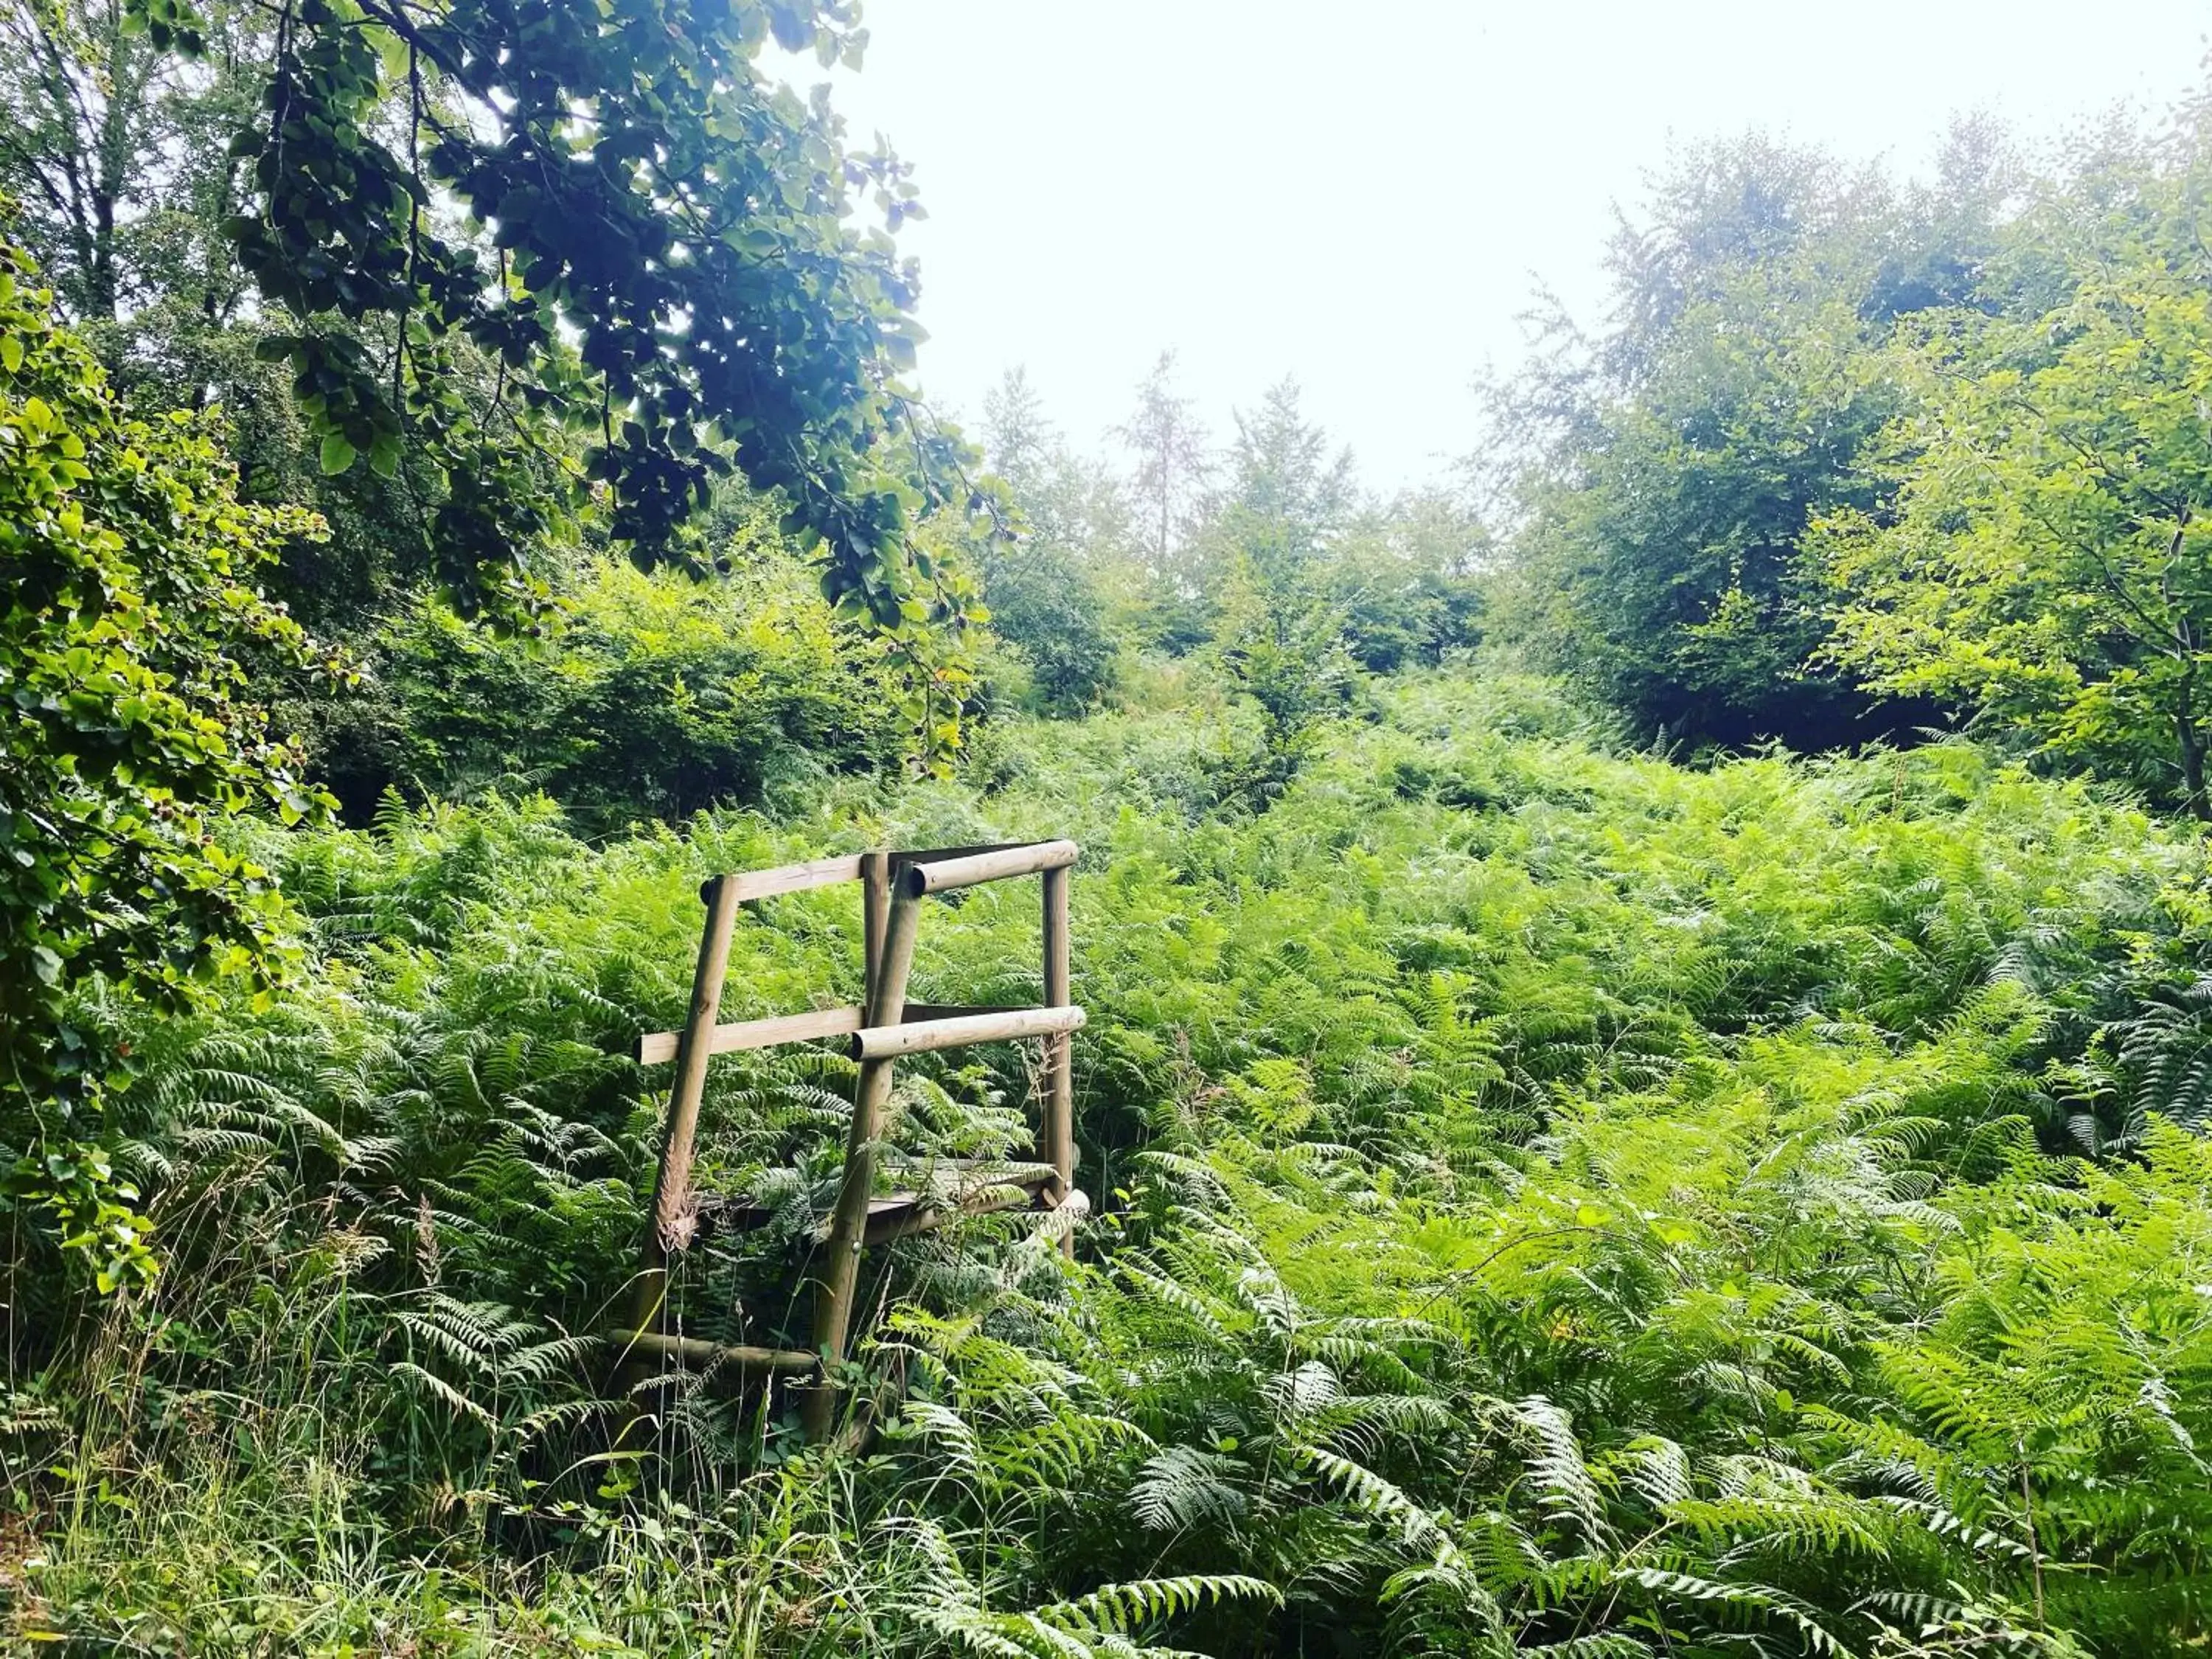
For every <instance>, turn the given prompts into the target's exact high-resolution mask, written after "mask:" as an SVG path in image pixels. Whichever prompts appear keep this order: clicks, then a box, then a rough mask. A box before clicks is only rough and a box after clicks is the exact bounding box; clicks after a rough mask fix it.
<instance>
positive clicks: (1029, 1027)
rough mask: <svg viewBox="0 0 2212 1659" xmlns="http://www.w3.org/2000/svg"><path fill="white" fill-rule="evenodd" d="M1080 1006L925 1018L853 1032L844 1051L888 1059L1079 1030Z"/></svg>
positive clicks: (860, 1057)
mask: <svg viewBox="0 0 2212 1659" xmlns="http://www.w3.org/2000/svg"><path fill="white" fill-rule="evenodd" d="M1082 1025H1083V1010H1082V1009H1080V1008H1001V1009H997V1010H994V1012H990V1013H987V1014H969V1015H965V1016H963V1017H961V1018H952V1019H924V1020H916V1021H915V1022H913V1023H911V1024H899V1025H878V1026H876V1027H874V1028H873V1029H872V1030H866V1031H855V1032H854V1033H853V1036H852V1038H851V1041H850V1042H848V1044H847V1047H846V1052H847V1053H848V1054H851V1055H852V1056H853V1058H854V1059H855V1060H889V1059H890V1058H891V1057H892V1056H893V1055H896V1054H928V1053H930V1052H931V1051H932V1050H933V1049H938V1048H964V1047H966V1046H967V1045H968V1044H969V1043H971V1042H1012V1041H1013V1040H1014V1039H1016V1038H1018V1037H1033V1036H1057V1035H1058V1034H1059V1033H1060V1032H1062V1031H1073V1030H1080V1029H1081V1028H1082Z"/></svg>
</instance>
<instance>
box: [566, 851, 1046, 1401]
mask: <svg viewBox="0 0 2212 1659" xmlns="http://www.w3.org/2000/svg"><path fill="white" fill-rule="evenodd" d="M1078 854H1079V848H1077V847H1076V844H1075V843H1074V842H1072V841H1049V842H1022V843H1018V844H1014V845H993V846H983V847H960V848H938V849H935V850H933V851H931V852H925V853H890V852H874V853H860V854H850V855H848V856H845V857H841V858H830V859H817V860H811V861H809V862H806V863H802V864H791V865H785V866H781V867H780V868H777V869H774V870H757V871H750V872H744V873H740V874H732V875H722V876H716V877H714V878H711V879H709V880H708V881H707V882H706V883H705V884H702V887H701V889H700V898H701V900H702V902H703V903H704V904H705V906H706V909H707V920H706V926H705V928H704V930H703V933H702V938H701V940H700V946H699V962H698V967H697V970H696V973H695V975H694V977H693V982H692V994H691V1006H690V1010H689V1012H688V1014H687V1016H686V1018H685V1020H684V1029H683V1030H681V1031H680V1032H679V1031H655V1032H652V1033H650V1034H648V1035H647V1036H642V1037H641V1038H639V1039H638V1042H637V1044H636V1048H635V1054H636V1057H637V1059H638V1060H639V1061H640V1062H641V1064H645V1065H656V1064H660V1063H663V1062H665V1061H667V1060H674V1061H675V1062H676V1075H675V1077H674V1079H673V1080H672V1084H671V1089H670V1091H669V1114H668V1122H667V1126H666V1129H665V1134H664V1137H663V1143H662V1152H661V1160H660V1168H659V1173H658V1175H657V1176H656V1179H655V1182H654V1188H653V1220H652V1224H651V1226H650V1228H649V1230H648V1231H647V1238H646V1240H645V1243H644V1247H643V1252H642V1254H643V1258H644V1260H643V1262H642V1264H641V1272H640V1274H639V1278H638V1285H637V1292H636V1297H635V1312H634V1315H633V1317H632V1318H631V1320H630V1328H629V1329H626V1330H618V1331H613V1332H611V1333H609V1334H608V1336H607V1340H608V1341H609V1342H610V1343H611V1344H613V1345H614V1346H617V1348H618V1349H619V1350H620V1351H621V1352H623V1354H624V1356H625V1358H626V1361H627V1368H628V1370H629V1373H630V1374H631V1375H632V1376H636V1375H637V1374H638V1372H639V1366H640V1363H641V1358H645V1357H651V1358H659V1359H662V1360H665V1361H676V1362H679V1363H682V1364H689V1365H698V1366H720V1367H726V1368H729V1369H732V1370H736V1371H738V1372H741V1373H747V1374H755V1375H764V1376H781V1377H786V1378H793V1379H803V1378H806V1377H812V1378H814V1379H816V1381H815V1384H814V1386H813V1387H811V1388H810V1389H806V1390H805V1393H804V1394H803V1395H802V1396H801V1398H802V1405H803V1408H804V1416H805V1423H806V1427H807V1431H808V1433H809V1435H810V1436H811V1437H814V1438H816V1439H820V1438H823V1437H825V1436H826V1435H827V1434H828V1432H829V1428H830V1426H831V1425H832V1423H833V1421H834V1419H835V1417H836V1408H837V1400H838V1390H837V1388H836V1384H835V1383H834V1382H833V1381H832V1380H831V1379H832V1377H833V1376H834V1373H835V1371H836V1368H837V1367H838V1366H840V1365H841V1364H842V1363H843V1361H844V1359H845V1357H846V1353H847V1349H848V1340H849V1337H850V1332H851V1326H852V1320H853V1313H854V1295H855V1292H856V1290H857V1288H858V1285H859V1278H860V1253H861V1251H862V1250H863V1249H865V1248H866V1247H867V1246H869V1245H872V1244H878V1243H884V1242H887V1241H888V1240H890V1239H893V1238H897V1237H904V1236H906V1235H907V1234H908V1233H912V1232H916V1231H923V1230H925V1229H927V1228H929V1227H933V1226H935V1225H938V1223H939V1220H940V1219H941V1218H942V1214H949V1213H953V1212H975V1211H979V1210H984V1209H996V1208H1003V1207H1006V1206H1012V1205H1018V1204H1023V1203H1028V1202H1034V1201H1036V1200H1042V1202H1043V1203H1044V1205H1045V1206H1046V1207H1048V1208H1055V1209H1062V1210H1065V1211H1066V1212H1067V1214H1068V1215H1069V1216H1071V1217H1080V1216H1081V1215H1084V1214H1087V1213H1088V1212H1089V1204H1088V1201H1087V1200H1085V1198H1084V1195H1083V1194H1081V1193H1080V1192H1078V1191H1077V1190H1076V1189H1075V1188H1074V1186H1073V1181H1074V1171H1075V1152H1074V1139H1073V1095H1072V1090H1071V1083H1070V1073H1069V1067H1068V1053H1069V1042H1070V1037H1071V1034H1072V1033H1073V1032H1074V1031H1075V1030H1079V1029H1080V1027H1081V1026H1082V1024H1083V1023H1084V1013H1083V1010H1082V1009H1080V1008H1079V1007H1076V1006H1073V1003H1072V1001H1071V1000H1070V996H1069V988H1070V987H1069V983H1068V875H1069V870H1070V867H1071V866H1073V864H1074V862H1075V860H1076V858H1077V856H1078ZM1028 875H1041V876H1042V878H1043V884H1044V905H1043V945H1044V952H1043V954H1044V962H1043V980H1044V992H1045V998H1044V1003H1045V1006H1042V1007H1038V1008H975V1007H961V1006H944V1005H932V1004H914V1005H909V1004H908V1002H907V1000H906V988H907V981H908V975H909V974H910V971H911V969H912V967H913V960H914V945H915V933H916V932H917V930H918V928H919V925H920V915H921V900H922V899H923V898H924V897H925V896H927V895H928V894H931V893H939V892H946V891H951V890H954V889H957V888H963V887H969V886H973V885H975V884H978V883H981V882H988V881H1000V880H1005V879H1006V878H1010V877H1017V876H1028ZM845 881H858V882H860V884H861V885H862V897H861V903H862V908H861V918H862V924H861V934H862V951H863V961H862V978H863V984H864V987H865V989H864V992H863V1000H862V1001H861V1002H860V1004H859V1005H858V1006H847V1007H840V1008H817V1009H813V1010H810V1011H808V1012H804V1013H798V1014H782V1015H777V1016H775V1017H773V1018H767V1019H752V1020H741V1021H738V1022H735V1023H733V1024H723V1023H720V1022H718V1021H717V1019H716V1014H717V1012H718V1011H719V1009H720V1004H721V1000H722V986H723V981H724V978H725V976H726V973H727V970H728V963H729V952H730V939H731V933H732V927H733V926H734V923H735V920H736V915H737V908H738V905H739V904H742V903H744V902H749V901H750V900H754V899H763V898H770V897H774V896H777V895H780V894H784V893H797V892H804V891H806V890H810V889H813V888H817V887H825V886H829V885H831V884H835V883H838V882H845ZM1031 1036H1042V1037H1043V1038H1044V1039H1045V1073H1044V1080H1043V1086H1042V1096H1043V1099H1042V1110H1041V1113H1040V1118H1041V1121H1040V1125H1039V1133H1038V1136H1037V1153H1038V1155H1039V1158H1040V1160H1041V1161H1040V1162H1039V1163H1038V1164H1032V1165H1024V1166H1018V1171H1016V1172H1012V1173H1010V1176H1009V1178H1008V1179H1007V1180H1006V1181H1003V1182H987V1183H986V1184H985V1185H983V1186H982V1187H981V1188H977V1189H975V1190H974V1191H972V1192H971V1191H968V1190H965V1189H963V1190H960V1191H957V1192H956V1193H953V1194H950V1195H949V1196H938V1195H935V1194H933V1192H931V1191H928V1190H921V1191H915V1192H900V1193H893V1194H888V1195H885V1196H884V1197H881V1198H878V1196H877V1195H876V1194H875V1172H876V1166H877V1161H878V1158H877V1154H878V1146H879V1145H880V1143H881V1141H882V1139H883V1137H884V1127H885V1119H886V1116H887V1114H888V1111H889V1108H890V1098H891V1088H892V1082H893V1067H894V1065H895V1063H896V1060H897V1057H898V1056H900V1055H902V1054H927V1053H929V1052H932V1051H933V1050H937V1049H941V1048H958V1047H962V1046H964V1045H966V1044H969V1043H974V1042H1004V1041H1009V1040H1012V1039H1017V1038H1022V1037H1031ZM836 1037H845V1038H847V1039H848V1042H847V1048H848V1053H850V1054H852V1056H853V1057H854V1059H855V1060H858V1061H859V1062H860V1077H859V1079H858V1082H857V1084H856V1086H855V1088H854V1109H853V1118H852V1122H851V1124H850V1126H849V1129H848V1135H847V1139H846V1152H845V1172H844V1180H843V1182H842V1185H841V1187H840V1188H839V1191H838V1196H837V1203H836V1207H835V1209H834V1211H833V1212H832V1213H831V1216H830V1218H829V1228H828V1237H827V1238H826V1239H825V1240H824V1243H823V1254H822V1257H821V1260H820V1262H819V1264H818V1267H817V1272H816V1273H815V1275H814V1310H813V1311H814V1320H813V1323H814V1340H815V1348H814V1351H813V1352H799V1350H796V1349H781V1348H759V1347H751V1346H745V1345H742V1344H736V1345H732V1344H720V1343H714V1342H709V1341H705V1340H700V1339H697V1338H690V1337H682V1336H676V1335H671V1334H666V1333H665V1332H663V1331H662V1330H660V1329H659V1324H660V1321H661V1317H662V1314H663V1311H664V1304H665V1301H666V1299H667V1293H668V1288H667V1287H668V1272H667V1270H668V1263H669V1261H670V1258H671V1255H673V1254H674V1253H676V1252H677V1251H679V1250H681V1249H684V1247H685V1245H686V1244H687V1243H689V1241H690V1232H691V1229H692V1226H693V1225H694V1223H695V1222H696V1219H697V1218H696V1216H695V1214H694V1211H695V1208H696V1206H695V1203H694V1200H693V1198H692V1195H691V1164H692V1159H693V1152H694V1146H695V1144H696V1137H697V1133H698V1121H699V1109H700V1103H701V1100H702V1097H703V1095H704V1092H705V1087H706V1073H707V1062H708V1060H709V1059H710V1058H711V1057H712V1056H713V1055H714V1054H732V1053H737V1052H740V1051H743V1050H745V1049H751V1048H769V1047H773V1046H775V1045H777V1044H780V1043H787V1042H812V1041H819V1040H822V1039H824V1038H836ZM1021 1171H1025V1173H1024V1172H1021ZM1030 1194H1035V1195H1036V1199H1034V1200H1033V1199H1032V1198H1031V1197H1030ZM710 1211H711V1213H713V1214H714V1215H720V1216H728V1215H730V1214H732V1207H731V1206H728V1205H726V1204H725V1203H721V1202H719V1201H718V1202H715V1203H714V1204H713V1205H711V1206H710ZM743 1212H744V1206H738V1208H737V1210H736V1213H739V1214H742V1213H743ZM941 1212H942V1213H941ZM721 1225H726V1224H721ZM738 1225H744V1223H742V1222H740V1223H738ZM756 1225H757V1224H756ZM1062 1248H1063V1249H1068V1250H1070V1251H1071V1252H1072V1250H1073V1233H1072V1231H1070V1232H1068V1234H1067V1235H1066V1237H1063V1239H1062Z"/></svg>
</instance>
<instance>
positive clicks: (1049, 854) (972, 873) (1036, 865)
mask: <svg viewBox="0 0 2212 1659" xmlns="http://www.w3.org/2000/svg"><path fill="white" fill-rule="evenodd" d="M1082 850H1083V849H1082V848H1079V847H1078V846H1077V845H1076V844H1075V843H1074V842H1072V841H1039V842H1030V844H1029V845H1028V846H1026V847H1008V848H1001V849H1000V851H998V852H995V853H977V854H973V855H972V856H970V857H968V858H962V859H938V860H930V861H929V862H927V863H917V864H909V865H907V866H905V867H904V868H903V869H902V871H901V872H899V880H900V882H901V883H902V884H904V887H905V890H906V892H907V894H908V896H910V897H914V898H920V897H921V896H922V895H923V894H924V893H942V892H944V891H945V890H947V889H949V888H954V887H973V886H975V884H977V883H978V882H985V881H1004V880H1006V878H1008V877H1009V876H1033V875H1035V874H1036V873H1037V872H1038V871H1040V870H1064V869H1066V867H1067V866H1069V865H1071V864H1073V863H1074V862H1075V860H1076V855H1077V854H1079V853H1080V852H1081V851H1082Z"/></svg>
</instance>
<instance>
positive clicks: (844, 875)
mask: <svg viewBox="0 0 2212 1659" xmlns="http://www.w3.org/2000/svg"><path fill="white" fill-rule="evenodd" d="M863 856H865V855H864V854H860V853H848V854H846V855H845V856H844V857H843V858H836V859H810V860H808V861H807V862H805V864H783V865H778V866H776V867H775V869H773V870H746V871H744V872H740V873H739V874H737V875H733V876H732V877H730V878H729V879H730V880H732V881H733V882H735V883H736V884H738V902H740V903H742V902H744V901H745V900H747V899H764V898H774V897H775V896H776V895H777V894H778V893H804V892H805V891H806V890H808V889H810V888H814V887H831V886H835V885H836V884H837V883H839V882H841V881H858V880H860V860H861V859H862V857H863Z"/></svg>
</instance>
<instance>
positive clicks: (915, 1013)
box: [630, 1002, 1000, 1066]
mask: <svg viewBox="0 0 2212 1659" xmlns="http://www.w3.org/2000/svg"><path fill="white" fill-rule="evenodd" d="M997 1012H1000V1010H998V1009H995V1008H987V1007H981V1006H976V1005H975V1004H972V1003H965V1002H910V1003H908V1004H907V1008H906V1013H907V1018H908V1019H909V1020H916V1019H958V1018H964V1017H965V1016H968V1015H970V1014H992V1013H997ZM860 1025H861V1012H860V1007H859V1006H857V1005H856V1004H853V1003H848V1004H847V1005H846V1006H843V1007H842V1008H816V1009H812V1010H810V1011H809V1012H806V1013H803V1014H777V1015H776V1016H775V1017H774V1018H770V1019H744V1020H739V1021H738V1022H737V1023H736V1024H732V1025H717V1026H716V1027H715V1028H714V1032H713V1034H712V1036H710V1037H709V1039H708V1047H707V1052H708V1054H741V1053H743V1052H744V1051H745V1050H747V1049H749V1048H775V1047H776V1046H777V1045H778V1044H780V1043H785V1042H817V1041H819V1040H820V1039H822V1038H823V1037H833V1036H847V1035H848V1034H849V1033H851V1032H854V1031H857V1030H860ZM683 1040H684V1033H683V1032H681V1031H648V1032H647V1034H646V1035H645V1036H641V1037H640V1038H639V1039H638V1040H637V1042H635V1044H633V1045H632V1046H631V1048H630V1054H631V1057H632V1058H633V1059H635V1060H636V1061H637V1063H638V1064H639V1065H641V1066H660V1065H665V1063H667V1062H668V1061H669V1060H673V1059H675V1058H676V1051H677V1049H678V1048H680V1047H681V1046H682V1045H683Z"/></svg>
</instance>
